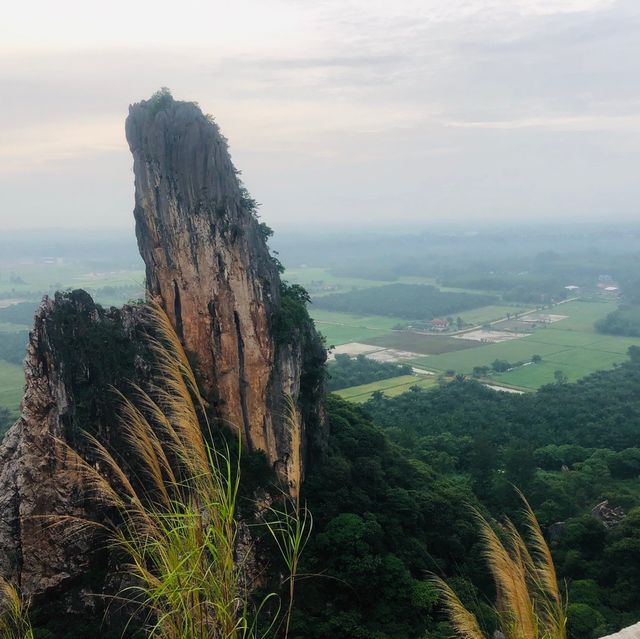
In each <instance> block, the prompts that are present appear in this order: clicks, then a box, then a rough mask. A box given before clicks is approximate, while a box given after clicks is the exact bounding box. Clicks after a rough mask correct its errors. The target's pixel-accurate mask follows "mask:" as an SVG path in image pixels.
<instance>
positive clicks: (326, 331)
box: [309, 304, 403, 346]
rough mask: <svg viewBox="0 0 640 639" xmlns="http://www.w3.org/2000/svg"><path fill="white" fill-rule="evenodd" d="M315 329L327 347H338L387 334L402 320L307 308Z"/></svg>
mask: <svg viewBox="0 0 640 639" xmlns="http://www.w3.org/2000/svg"><path fill="white" fill-rule="evenodd" d="M309 312H310V313H311V317H312V318H313V320H314V321H315V324H316V328H317V329H318V330H319V331H320V332H321V333H322V334H323V335H324V337H325V339H326V343H327V346H339V345H341V344H348V343H350V342H367V341H369V340H371V339H374V338H376V337H379V336H380V335H385V334H387V333H389V332H390V331H391V330H392V328H393V327H394V326H396V325H398V323H400V324H402V323H403V320H401V319H399V318H393V317H379V316H376V315H367V316H361V315H350V314H349V313H334V312H332V311H322V310H320V309H316V308H314V307H313V304H312V305H311V306H310V308H309Z"/></svg>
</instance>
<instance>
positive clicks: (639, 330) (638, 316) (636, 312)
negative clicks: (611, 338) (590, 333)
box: [595, 306, 640, 337]
mask: <svg viewBox="0 0 640 639" xmlns="http://www.w3.org/2000/svg"><path fill="white" fill-rule="evenodd" d="M595 328H596V330H597V331H598V332H599V333H606V334H608V335H626V336H627V337H640V306H621V307H620V308H619V309H617V310H615V311H613V312H611V313H609V314H608V315H607V316H606V317H605V318H604V319H601V320H598V321H597V322H596V323H595Z"/></svg>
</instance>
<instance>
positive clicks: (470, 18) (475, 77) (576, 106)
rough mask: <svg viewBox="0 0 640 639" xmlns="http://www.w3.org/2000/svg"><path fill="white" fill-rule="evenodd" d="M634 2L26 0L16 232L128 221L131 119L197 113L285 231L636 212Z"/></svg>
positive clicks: (9, 35) (10, 205)
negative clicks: (174, 101)
mask: <svg viewBox="0 0 640 639" xmlns="http://www.w3.org/2000/svg"><path fill="white" fill-rule="evenodd" d="M639 27H640V6H639V5H638V3H637V2H635V0H553V1H552V0H518V1H514V0H491V1H480V0H456V1H452V2H446V3H443V2H437V1H435V0H429V1H427V2H417V1H412V0H403V1H400V2H395V3H393V5H392V4H391V3H388V2H364V1H358V0H348V1H346V2H334V1H325V2H321V3H316V4H315V5H313V6H312V5H308V4H306V3H297V2H285V1H273V0H270V1H269V2H257V1H254V0H245V1H244V2H240V3H235V4H234V6H233V7H231V6H230V4H229V3H223V2H209V3H202V2H196V1H193V0H191V1H189V2H186V3H183V5H182V8H181V9H180V11H177V10H176V8H175V5H173V4H170V3H165V2H153V3H151V2H138V3H135V5H134V6H132V4H131V3H126V2H114V3H110V4H109V8H108V10H105V11H104V13H103V14H102V15H100V16H96V15H93V13H92V11H91V9H90V8H88V6H87V4H86V3H80V2H71V1H68V0H67V1H63V2H58V3H55V5H51V4H50V3H47V2H36V3H29V4H25V3H12V4H11V6H9V7H8V8H5V10H4V15H3V20H2V24H1V25H0V51H1V53H2V55H1V57H0V87H1V89H2V101H1V102H0V122H1V124H0V193H1V195H0V223H1V225H2V228H4V229H9V228H34V227H52V226H55V227H78V226H82V227H105V226H111V227H130V226H131V224H132V221H131V208H132V199H131V182H132V174H131V161H130V158H129V155H128V150H127V147H126V143H125V139H124V131H123V127H122V121H123V118H124V116H125V115H126V113H127V109H128V105H129V103H131V102H132V101H135V100H137V99H141V98H144V97H146V96H148V95H150V94H151V93H152V92H153V91H155V90H157V89H158V88H159V87H160V86H168V87H170V88H171V90H172V92H173V94H174V95H175V96H176V98H179V99H186V100H196V101H198V102H199V103H200V105H201V106H202V108H203V109H204V110H205V111H206V112H209V113H211V114H213V115H214V116H215V118H216V120H217V121H218V123H219V124H220V126H221V128H222V131H223V133H224V134H225V135H226V136H227V138H228V139H229V140H230V144H231V152H232V155H233V160H234V162H235V163H236V165H237V166H238V167H241V168H242V170H243V176H244V180H245V182H246V183H247V185H248V187H249V188H250V190H251V192H252V194H253V195H254V197H255V198H256V199H257V200H258V201H259V202H261V203H262V215H263V218H264V219H265V220H267V221H268V222H269V224H271V225H273V226H274V227H276V228H282V227H286V226H294V225H297V224H299V223H300V222H301V221H302V220H304V224H305V226H308V227H311V226H321V225H326V224H331V225H334V226H342V225H345V224H349V225H351V226H355V227H357V226H358V225H360V224H363V223H366V224H371V225H374V226H388V225H389V221H390V220H392V221H393V222H394V223H396V222H397V223H403V224H406V225H411V224H413V223H420V224H425V223H426V224H429V223H437V222H443V221H448V222H452V221H454V222H455V221H464V220H469V221H475V222H478V221H487V220H493V221H495V220H505V219H508V220H511V221H514V220H537V221H547V220H557V219H566V220H584V219H588V220H594V221H596V222H597V221H598V220H601V219H607V220H608V219H611V218H612V217H613V218H627V219H632V218H634V216H636V215H637V202H638V200H639V197H638V196H639V195H640V193H639V191H640V188H639V186H638V180H637V162H636V158H637V154H638V151H639V150H640V117H639V116H638V115H637V113H638V108H637V107H638V104H639V102H640V88H639V86H638V83H637V78H638V76H639V72H640V68H639V67H640V38H638V29H639Z"/></svg>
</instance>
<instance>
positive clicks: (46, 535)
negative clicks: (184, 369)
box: [0, 94, 325, 610]
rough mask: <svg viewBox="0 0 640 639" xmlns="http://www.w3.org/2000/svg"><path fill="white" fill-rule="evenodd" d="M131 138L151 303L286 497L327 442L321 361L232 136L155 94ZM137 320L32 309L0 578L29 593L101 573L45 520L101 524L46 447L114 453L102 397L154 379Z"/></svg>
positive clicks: (87, 549)
mask: <svg viewBox="0 0 640 639" xmlns="http://www.w3.org/2000/svg"><path fill="white" fill-rule="evenodd" d="M126 133H127V139H128V141H129V145H130V147H131V151H132V153H133V157H134V173H135V182H136V194H135V211H134V214H135V218H136V233H137V237H138V243H139V246H140V251H141V254H142V256H143V258H144V261H145V264H146V275H147V286H148V295H149V296H150V297H152V298H154V299H155V300H157V301H158V302H159V303H160V304H161V305H162V306H163V307H164V309H165V310H166V312H167V313H168V315H169V317H170V318H171V320H172V321H173V323H174V326H175V328H176V331H177V333H178V334H179V335H180V337H181V339H182V340H183V342H184V345H185V347H186V349H187V350H188V352H189V353H190V355H191V356H192V358H193V362H194V365H195V368H196V370H197V373H198V374H199V377H200V379H201V383H202V386H203V389H204V391H205V393H206V394H207V395H208V397H209V399H210V403H211V406H212V410H213V413H214V415H213V416H214V417H215V418H217V419H218V421H219V423H221V424H228V425H231V426H232V427H234V428H237V429H239V430H240V431H241V432H242V434H243V440H244V442H245V443H246V445H247V447H248V448H250V449H252V450H262V451H264V452H265V453H266V456H267V458H268V460H269V461H270V462H271V464H272V465H273V467H274V469H275V470H276V471H277V472H278V473H279V474H280V476H281V477H282V478H284V479H285V480H287V481H289V487H290V490H291V491H292V492H296V491H297V490H298V488H299V485H298V481H299V478H301V477H302V475H303V473H304V466H305V464H306V459H307V457H308V452H309V448H310V445H313V443H314V442H319V441H321V440H322V439H323V436H322V424H321V422H322V419H321V414H322V409H321V406H320V394H321V392H322V366H323V363H324V359H325V352H324V349H323V347H322V344H321V341H320V340H319V338H318V335H317V334H316V332H315V330H314V329H313V324H312V323H311V322H310V320H309V319H308V315H307V313H306V310H305V308H304V304H303V303H302V298H301V295H300V291H298V290H297V289H296V288H295V287H287V286H285V285H283V284H282V283H281V281H280V277H279V271H278V265H277V262H276V261H274V260H273V259H272V258H271V256H270V255H269V251H268V248H267V244H266V237H267V233H266V228H265V227H264V225H261V224H260V223H259V222H258V220H257V218H256V216H255V212H254V206H253V203H252V201H251V200H250V198H248V196H247V195H246V191H244V189H243V188H242V187H241V184H240V183H239V181H238V178H237V174H236V171H235V169H234V167H233V165H232V163H231V160H230V158H229V154H228V151H227V147H226V142H225V140H224V138H223V137H222V136H221V134H220V132H219V130H218V128H217V126H216V125H215V124H214V123H213V122H212V121H211V120H210V119H209V118H207V117H206V116H204V115H203V114H202V112H201V111H200V110H199V108H198V107H197V106H196V105H194V104H191V103H183V102H176V101H174V100H173V99H172V98H171V97H170V96H168V95H164V94H159V95H156V96H154V98H152V99H151V100H150V101H147V102H142V103H140V104H137V105H134V106H132V107H131V108H130V113H129V117H128V119H127V124H126ZM142 315H143V309H142V307H139V306H135V305H133V306H127V307H124V308H123V309H120V310H118V309H111V310H109V311H105V310H103V309H101V308H100V307H98V306H96V305H95V304H94V303H93V301H92V300H91V298H90V297H89V295H88V294H86V293H84V292H83V291H74V292H73V293H67V294H58V295H56V297H55V299H53V300H52V299H48V298H45V300H44V301H43V303H42V305H41V307H40V309H39V310H38V313H37V314H36V318H35V325H34V330H33V331H32V333H31V335H30V341H29V347H28V353H27V358H26V363H25V369H26V390H25V395H24V399H23V402H22V410H21V417H20V419H19V421H18V422H17V423H16V424H15V426H14V427H13V428H12V429H11V430H10V431H9V433H8V434H7V436H6V438H5V440H4V442H3V443H2V446H1V447H0V515H1V516H0V574H3V575H5V576H6V575H8V576H12V577H16V578H17V579H18V580H19V582H20V585H21V586H22V588H23V590H24V591H25V592H26V593H27V594H36V595H37V594H42V593H48V594H49V595H51V593H54V592H56V593H62V594H63V596H66V595H64V593H65V592H67V593H68V592H70V591H71V590H72V589H73V588H75V594H74V595H73V596H74V597H77V596H78V592H80V591H82V587H81V584H82V583H83V579H85V578H86V575H87V572H88V571H90V572H91V573H92V574H94V573H100V574H102V575H104V574H108V573H109V559H108V557H106V558H105V556H103V555H104V553H101V552H99V551H96V548H95V543H94V540H93V539H92V538H91V537H90V536H89V535H88V533H87V534H85V535H84V536H77V537H73V538H70V536H69V535H68V534H67V533H66V532H65V529H64V527H63V526H57V527H50V526H49V525H48V524H47V520H46V517H47V516H49V515H51V514H54V515H55V514H60V515H71V516H78V517H89V518H96V519H100V518H101V517H104V516H105V513H102V512H98V511H96V510H95V508H94V507H93V506H92V504H91V500H90V499H89V498H88V496H87V495H86V494H85V492H84V487H83V485H82V483H81V481H80V479H79V474H78V473H77V472H75V471H74V461H73V459H72V458H69V457H70V456H69V455H64V454H63V452H62V450H63V448H61V447H59V446H57V445H56V441H57V440H62V441H64V442H66V443H69V444H71V446H72V447H73V448H74V449H75V450H76V451H77V452H79V453H80V454H81V455H82V456H83V457H85V458H90V455H91V453H90V451H89V450H87V449H86V447H85V446H84V444H83V443H82V442H83V440H82V437H81V436H80V435H79V433H80V431H81V430H89V431H91V432H93V433H96V434H98V435H99V437H100V438H101V439H102V440H105V441H106V442H108V443H109V444H110V445H112V446H115V447H118V446H120V445H121V442H119V439H118V428H117V418H116V414H115V413H116V404H115V402H114V397H115V396H114V394H113V392H112V389H113V387H114V386H115V387H116V388H119V389H122V390H123V391H126V389H127V385H128V382H129V381H134V382H137V383H144V380H145V379H146V377H147V376H148V375H149V374H150V364H149V361H148V358H147V357H146V353H145V349H144V339H143V337H144V335H143V334H144V331H145V329H144V321H143V319H142ZM284 393H287V394H289V395H291V396H292V397H293V399H294V401H295V402H296V403H297V406H298V408H299V409H300V412H301V415H302V420H301V425H300V429H298V430H294V431H292V430H291V429H290V428H289V427H288V425H287V423H286V420H285V419H284V413H285V407H284V402H283V394H284ZM123 453H124V454H126V451H123ZM79 584H80V585H79ZM96 586H97V584H96V580H95V579H93V580H91V587H90V589H91V590H92V591H93V592H96V591H99V589H100V587H102V586H99V587H96ZM85 599H86V598H85ZM65 602H66V603H65V605H67V606H68V607H70V608H74V609H76V610H77V609H81V608H82V607H83V606H84V607H85V608H86V606H87V605H89V604H87V601H82V602H80V603H78V602H77V601H76V603H70V599H69V597H68V596H67V598H66V599H65ZM94 604H95V600H93V603H91V605H94Z"/></svg>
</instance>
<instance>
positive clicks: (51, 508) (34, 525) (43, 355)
mask: <svg viewBox="0 0 640 639" xmlns="http://www.w3.org/2000/svg"><path fill="white" fill-rule="evenodd" d="M141 310H142V309H141V308H136V307H125V308H123V309H121V310H116V309H112V310H111V311H104V310H103V309H101V308H100V307H98V306H96V305H95V304H94V303H93V300H92V299H91V297H90V296H89V295H88V294H87V293H85V292H84V291H74V292H73V293H68V294H57V295H56V297H55V299H49V298H45V299H44V300H43V302H42V304H41V305H40V308H39V309H38V311H37V313H36V317H35V323H34V328H33V331H32V332H31V334H30V337H29V345H28V349H27V357H26V360H25V379H26V387H25V395H24V398H23V400H22V410H21V416H20V419H19V420H18V422H17V423H16V424H15V425H14V426H13V428H12V429H11V430H10V431H9V433H7V436H6V437H5V439H4V441H3V443H2V446H1V447H0V514H1V517H0V574H2V575H4V576H10V577H12V578H14V579H17V580H18V582H19V584H20V586H21V587H22V589H23V590H24V591H25V592H26V593H29V594H38V593H43V592H48V591H55V590H58V589H60V588H64V586H65V584H67V583H68V582H73V581H74V580H77V578H78V576H79V575H82V574H83V572H84V571H86V570H87V569H88V568H89V567H95V566H96V561H95V560H96V557H95V556H94V554H93V553H92V552H91V551H92V546H93V538H92V536H91V534H89V532H87V533H86V534H84V535H70V534H69V528H68V527H66V526H64V525H53V526H52V525H51V524H52V523H53V522H52V520H51V516H57V515H61V516H71V517H82V518H89V519H95V518H99V516H100V513H98V512H96V509H95V508H94V507H92V505H91V502H90V500H88V499H87V495H85V492H84V486H83V485H82V482H81V479H80V476H79V472H78V470H77V461H76V459H75V458H74V457H73V456H70V455H69V454H67V453H65V450H64V447H63V446H60V445H59V442H62V441H64V442H67V443H69V444H71V446H72V447H73V448H75V449H76V450H77V451H78V452H80V453H81V454H83V456H85V457H86V456H88V455H89V452H88V451H87V450H86V447H85V446H84V445H83V439H82V437H81V434H80V433H81V431H82V430H86V431H89V432H93V433H94V434H97V435H99V436H100V437H101V438H103V439H105V440H106V441H112V442H116V441H117V431H116V432H114V430H113V429H114V424H115V422H116V420H115V414H114V401H113V400H114V394H113V392H112V388H113V387H120V388H121V389H122V390H125V385H126V381H125V380H127V379H129V380H134V379H137V380H138V381H140V380H142V378H143V376H144V367H143V368H141V369H140V370H137V368H138V365H137V364H136V362H139V363H142V359H141V358H140V356H139V354H138V348H139V347H138V346H136V345H137V344H140V343H141V339H140V338H141V335H140V333H139V329H138V328H137V326H138V325H139V324H140V321H139V319H138V318H139V315H140V311H141ZM94 592H95V591H94Z"/></svg>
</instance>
